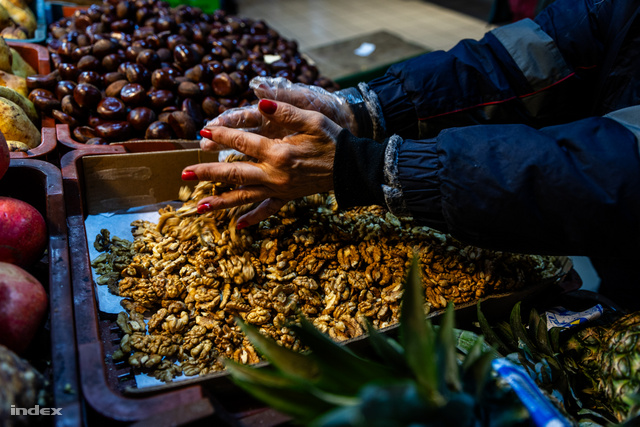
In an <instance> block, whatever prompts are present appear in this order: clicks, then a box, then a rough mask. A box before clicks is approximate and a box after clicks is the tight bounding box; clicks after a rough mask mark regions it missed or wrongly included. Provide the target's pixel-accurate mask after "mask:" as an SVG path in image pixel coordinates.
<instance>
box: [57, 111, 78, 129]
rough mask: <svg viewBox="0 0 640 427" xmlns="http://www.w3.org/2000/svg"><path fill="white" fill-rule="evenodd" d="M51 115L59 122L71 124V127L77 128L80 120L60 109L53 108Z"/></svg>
mask: <svg viewBox="0 0 640 427" xmlns="http://www.w3.org/2000/svg"><path fill="white" fill-rule="evenodd" d="M51 116H52V117H53V118H54V119H55V120H56V121H57V122H59V123H62V124H65V125H69V129H75V127H76V126H78V121H77V120H76V119H75V118H74V117H73V116H70V115H69V114H66V113H64V112H62V111H60V110H51Z"/></svg>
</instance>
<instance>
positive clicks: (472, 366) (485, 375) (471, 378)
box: [463, 339, 495, 399]
mask: <svg viewBox="0 0 640 427" xmlns="http://www.w3.org/2000/svg"><path fill="white" fill-rule="evenodd" d="M482 344H483V342H482V340H480V339H479V340H478V351H479V352H480V353H479V354H478V355H477V357H474V358H473V359H472V360H471V361H470V362H469V363H467V361H466V360H465V363H464V364H463V369H464V371H463V372H464V373H463V380H464V381H463V382H464V384H465V385H466V388H467V390H466V391H467V392H468V393H471V394H473V395H474V396H475V397H476V399H479V398H480V397H481V396H482V393H483V391H484V390H485V385H486V383H487V381H489V379H490V374H491V370H492V368H491V363H492V361H493V359H495V357H494V354H493V353H491V352H489V351H484V352H483V351H482V350H481V348H482ZM468 357H469V356H467V358H468ZM471 386H473V387H471ZM469 388H471V389H469Z"/></svg>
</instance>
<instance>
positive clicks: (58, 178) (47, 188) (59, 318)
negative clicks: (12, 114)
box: [0, 159, 82, 427]
mask: <svg viewBox="0 0 640 427" xmlns="http://www.w3.org/2000/svg"><path fill="white" fill-rule="evenodd" d="M0 195H2V196H6V197H13V198H16V199H20V200H23V201H25V202H27V203H29V204H31V205H32V206H34V207H35V208H36V209H38V211H40V213H41V214H42V215H43V216H44V218H45V219H46V223H47V228H48V231H49V243H48V248H47V249H48V251H47V255H46V256H45V257H43V259H42V260H41V261H39V262H38V263H36V265H34V266H32V267H31V268H29V271H30V272H31V273H32V274H33V275H34V276H36V277H37V278H38V279H39V280H40V281H41V282H42V284H43V285H44V286H45V288H46V289H47V292H48V294H49V307H50V309H49V322H48V324H47V327H48V329H49V331H48V332H47V331H46V328H45V330H44V331H43V332H42V333H43V334H46V335H48V337H46V338H48V340H47V341H45V340H44V339H43V342H47V343H50V345H48V346H47V347H48V348H40V347H39V348H31V349H29V351H28V354H29V355H31V356H32V357H33V358H38V359H40V358H42V357H44V354H45V353H46V356H47V357H46V360H50V361H51V366H50V367H49V368H48V372H46V373H48V374H49V375H48V377H49V380H50V381H51V383H52V392H53V405H54V407H56V408H62V411H61V413H62V416H59V417H58V416H56V417H52V418H53V419H52V420H51V421H52V425H55V426H60V427H62V426H66V427H71V426H80V425H82V424H81V420H82V407H81V404H80V397H79V383H78V373H77V360H76V344H75V331H74V321H73V297H72V294H71V275H70V271H69V251H68V243H67V240H68V237H67V223H66V210H65V203H64V196H63V192H62V175H61V173H60V170H59V169H58V168H56V167H55V166H53V165H52V164H50V163H47V162H44V161H42V160H36V159H12V160H11V163H10V166H9V169H8V170H7V172H6V174H5V175H4V176H3V177H2V179H1V180H0ZM43 342H40V343H36V346H37V345H38V344H40V346H42V344H43Z"/></svg>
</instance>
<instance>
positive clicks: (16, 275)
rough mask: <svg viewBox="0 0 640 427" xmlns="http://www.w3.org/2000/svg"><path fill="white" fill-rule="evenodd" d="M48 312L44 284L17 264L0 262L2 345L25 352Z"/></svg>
mask: <svg viewBox="0 0 640 427" xmlns="http://www.w3.org/2000/svg"><path fill="white" fill-rule="evenodd" d="M46 311H47V293H46V292H45V290H44V288H43V287H42V284H40V282H39V281H38V280H37V279H36V278H35V277H33V276H32V275H31V274H29V273H28V272H26V271H25V270H23V269H22V268H20V267H18V266H17V265H13V264H9V263H7V262H0V325H2V326H1V327H0V344H2V345H5V346H6V347H8V348H10V349H11V350H13V351H14V352H16V353H18V354H20V353H22V352H24V351H25V350H26V349H27V347H29V344H30V343H31V340H32V339H33V337H34V335H35V333H36V331H37V330H38V328H39V327H40V325H41V324H42V320H43V318H44V315H45V313H46Z"/></svg>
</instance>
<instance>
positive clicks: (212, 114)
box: [202, 96, 220, 120]
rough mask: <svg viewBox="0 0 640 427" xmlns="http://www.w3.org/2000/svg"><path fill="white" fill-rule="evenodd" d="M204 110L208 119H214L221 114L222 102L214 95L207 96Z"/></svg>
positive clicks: (203, 106)
mask: <svg viewBox="0 0 640 427" xmlns="http://www.w3.org/2000/svg"><path fill="white" fill-rule="evenodd" d="M202 112H203V113H204V116H205V117H206V118H207V119H209V120H211V119H214V118H216V117H218V114H220V103H219V102H218V100H217V99H216V98H214V97H213V96H207V97H206V98H204V100H203V101H202Z"/></svg>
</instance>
